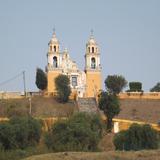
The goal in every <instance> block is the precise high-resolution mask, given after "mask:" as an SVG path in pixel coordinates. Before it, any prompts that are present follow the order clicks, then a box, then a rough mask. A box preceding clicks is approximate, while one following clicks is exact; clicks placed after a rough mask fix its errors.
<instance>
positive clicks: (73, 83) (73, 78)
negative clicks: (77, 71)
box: [72, 76, 77, 87]
mask: <svg viewBox="0 0 160 160" xmlns="http://www.w3.org/2000/svg"><path fill="white" fill-rule="evenodd" d="M72 86H73V87H76V86H77V76H72Z"/></svg>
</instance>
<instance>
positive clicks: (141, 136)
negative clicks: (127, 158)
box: [113, 124, 159, 150]
mask: <svg viewBox="0 0 160 160" xmlns="http://www.w3.org/2000/svg"><path fill="white" fill-rule="evenodd" d="M113 143H114V145H115V148H116V150H142V149H157V148H158V143H159V137H158V132H157V131H156V130H154V129H153V128H152V127H151V126H150V125H148V124H145V125H139V124H132V125H131V126H130V127H129V129H128V130H125V131H120V132H119V133H117V134H116V135H115V136H114V139H113Z"/></svg>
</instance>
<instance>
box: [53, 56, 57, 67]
mask: <svg viewBox="0 0 160 160" xmlns="http://www.w3.org/2000/svg"><path fill="white" fill-rule="evenodd" d="M53 67H55V68H57V57H53Z"/></svg>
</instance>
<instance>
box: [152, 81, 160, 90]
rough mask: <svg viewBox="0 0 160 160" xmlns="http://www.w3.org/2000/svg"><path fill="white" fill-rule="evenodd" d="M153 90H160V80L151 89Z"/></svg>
mask: <svg viewBox="0 0 160 160" xmlns="http://www.w3.org/2000/svg"><path fill="white" fill-rule="evenodd" d="M150 91H151V92H160V82H158V83H157V84H156V85H155V86H154V87H153V88H151V89H150Z"/></svg>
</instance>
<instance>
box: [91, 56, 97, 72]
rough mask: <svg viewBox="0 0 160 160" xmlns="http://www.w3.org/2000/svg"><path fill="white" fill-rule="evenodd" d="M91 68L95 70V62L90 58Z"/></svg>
mask: <svg viewBox="0 0 160 160" xmlns="http://www.w3.org/2000/svg"><path fill="white" fill-rule="evenodd" d="M91 68H92V69H95V68H96V60H95V58H94V57H93V58H91Z"/></svg>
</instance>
